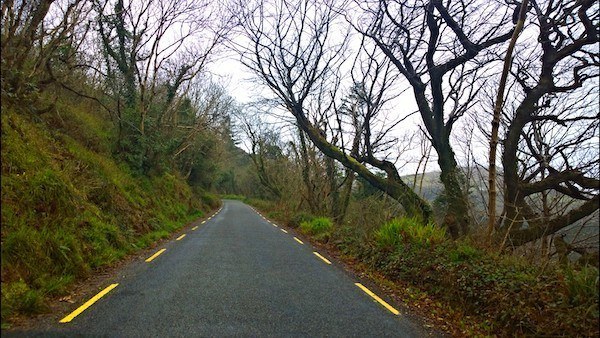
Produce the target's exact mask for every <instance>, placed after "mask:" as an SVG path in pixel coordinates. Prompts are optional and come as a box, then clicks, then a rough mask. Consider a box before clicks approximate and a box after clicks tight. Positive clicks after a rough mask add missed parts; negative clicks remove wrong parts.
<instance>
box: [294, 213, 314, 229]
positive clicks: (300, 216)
mask: <svg viewBox="0 0 600 338" xmlns="http://www.w3.org/2000/svg"><path fill="white" fill-rule="evenodd" d="M313 219H315V216H313V215H311V214H309V213H306V212H304V211H300V212H297V213H295V214H294V215H293V216H292V218H291V219H290V222H289V226H291V227H292V228H297V227H299V226H300V224H302V223H303V222H311V221H312V220H313Z"/></svg>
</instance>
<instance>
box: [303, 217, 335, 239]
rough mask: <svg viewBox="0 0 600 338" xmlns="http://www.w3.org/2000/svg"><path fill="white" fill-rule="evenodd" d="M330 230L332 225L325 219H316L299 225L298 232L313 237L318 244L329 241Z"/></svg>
mask: <svg viewBox="0 0 600 338" xmlns="http://www.w3.org/2000/svg"><path fill="white" fill-rule="evenodd" d="M332 228H333V223H332V222H331V220H330V219H329V218H327V217H317V218H314V219H313V220H311V221H307V222H302V223H300V230H301V231H302V232H303V233H305V234H307V235H311V236H314V238H315V239H316V240H317V241H320V242H327V241H329V237H330V236H331V230H332Z"/></svg>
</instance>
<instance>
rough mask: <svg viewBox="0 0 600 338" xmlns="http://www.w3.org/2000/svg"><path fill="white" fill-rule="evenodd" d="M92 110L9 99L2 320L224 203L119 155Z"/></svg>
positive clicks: (42, 304) (35, 307)
mask: <svg viewBox="0 0 600 338" xmlns="http://www.w3.org/2000/svg"><path fill="white" fill-rule="evenodd" d="M80 101H81V100H80ZM93 110H94V107H93V106H92V105H88V104H85V103H84V102H79V103H77V102H76V101H75V100H73V101H70V102H69V101H66V103H63V104H61V103H58V104H55V105H54V108H53V109H51V110H50V111H48V112H45V113H43V114H32V113H31V112H28V111H27V108H26V107H23V108H20V107H15V106H7V105H3V106H2V232H1V235H2V326H3V327H7V326H9V325H10V319H11V318H12V317H13V316H14V315H16V314H32V313H40V312H44V311H45V310H46V308H47V304H48V301H49V300H50V299H53V298H56V297H59V296H61V295H63V294H66V293H67V292H68V288H69V286H70V285H72V283H73V282H74V281H75V280H77V279H81V278H83V277H85V276H88V275H89V274H90V273H92V271H93V270H94V269H96V268H98V267H101V266H106V265H110V264H112V263H114V262H116V261H118V260H120V259H121V258H123V257H124V256H125V255H127V254H129V253H133V252H135V251H136V250H137V249H140V248H143V247H146V246H148V245H149V244H151V243H152V242H154V241H156V240H157V239H159V238H164V237H167V236H168V235H169V233H170V232H172V231H174V230H176V229H178V228H180V227H182V226H183V225H185V224H186V222H189V221H191V220H193V219H195V218H198V217H201V216H202V215H204V214H205V213H207V211H209V210H211V209H214V208H216V207H218V205H219V203H220V202H219V200H218V199H216V198H214V197H213V196H212V195H209V194H206V193H204V192H202V191H201V190H200V189H192V188H191V187H190V186H189V185H188V183H187V182H186V181H185V180H184V179H182V178H181V177H179V175H178V174H177V173H176V172H175V171H172V172H169V171H165V172H162V173H156V174H151V175H147V174H141V173H137V172H135V171H133V170H131V169H130V167H129V166H128V165H127V164H125V163H124V162H121V161H119V160H117V157H116V156H114V155H113V150H112V149H113V136H114V131H113V127H112V125H111V124H110V123H109V122H107V119H106V118H104V117H103V116H102V114H101V113H98V111H97V110H96V111H93ZM193 190H195V191H193Z"/></svg>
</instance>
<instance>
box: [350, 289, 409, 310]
mask: <svg viewBox="0 0 600 338" xmlns="http://www.w3.org/2000/svg"><path fill="white" fill-rule="evenodd" d="M354 284H355V285H356V286H358V287H359V288H361V290H363V291H364V292H365V293H366V294H367V295H369V296H371V297H373V299H375V300H376V301H377V302H379V304H381V305H383V306H384V307H385V308H386V309H388V310H389V311H390V312H391V313H393V314H395V315H399V314H400V312H399V311H398V310H396V309H394V308H393V307H392V306H391V305H390V304H388V303H387V302H386V301H385V300H383V299H381V298H379V297H378V296H377V295H376V294H374V293H373V292H371V290H369V289H367V288H366V287H365V286H364V285H362V284H360V283H354Z"/></svg>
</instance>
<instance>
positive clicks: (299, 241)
mask: <svg viewBox="0 0 600 338" xmlns="http://www.w3.org/2000/svg"><path fill="white" fill-rule="evenodd" d="M294 239H295V240H296V242H298V243H300V244H304V242H302V241H301V240H299V239H298V238H296V237H294Z"/></svg>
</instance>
